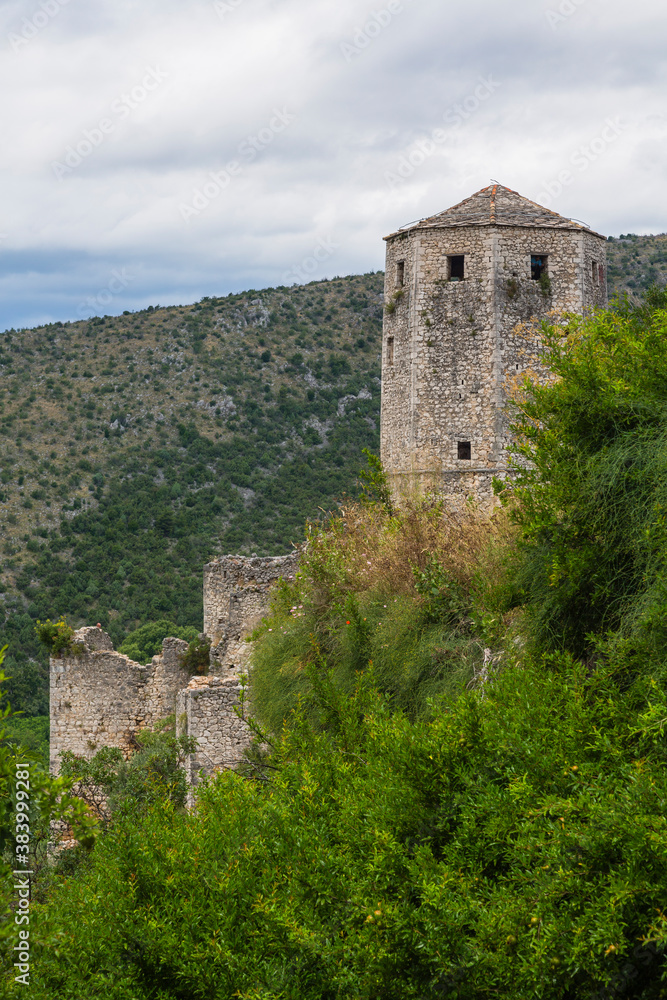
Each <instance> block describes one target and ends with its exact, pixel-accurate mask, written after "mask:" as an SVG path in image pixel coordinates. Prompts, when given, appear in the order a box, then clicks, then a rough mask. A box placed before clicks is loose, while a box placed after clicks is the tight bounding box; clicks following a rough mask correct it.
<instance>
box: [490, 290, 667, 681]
mask: <svg viewBox="0 0 667 1000" xmlns="http://www.w3.org/2000/svg"><path fill="white" fill-rule="evenodd" d="M543 336H544V341H545V344H546V347H547V362H548V364H549V365H550V367H551V369H552V371H553V373H554V375H555V376H556V380H555V381H552V382H551V383H550V384H548V385H542V386H540V385H537V384H534V383H530V382H528V381H526V382H525V383H524V387H523V398H522V399H519V400H517V408H518V419H517V422H516V432H517V434H518V445H517V446H516V453H517V455H518V457H519V458H520V459H521V460H526V459H527V460H528V461H529V462H530V465H529V466H528V467H525V468H522V469H520V470H519V471H518V478H517V483H516V485H515V487H514V489H511V488H507V489H506V490H504V491H503V492H504V494H505V495H509V498H508V502H509V503H510V505H511V504H512V503H513V504H514V518H515V520H516V522H517V523H518V525H519V527H520V528H521V531H522V557H523V562H522V568H521V569H520V571H519V576H520V579H519V584H520V586H521V587H522V588H523V590H524V591H525V593H526V595H527V599H528V602H529V605H530V609H531V618H532V621H533V624H534V629H535V635H536V637H537V639H538V641H539V643H540V644H542V646H543V647H545V648H547V649H549V648H551V649H554V648H555V649H559V648H560V649H567V650H569V651H571V652H572V653H573V654H574V655H576V656H580V657H586V658H590V657H592V656H594V655H595V654H596V651H597V652H598V653H599V652H603V653H604V654H605V655H612V654H613V650H614V649H622V650H623V652H622V655H621V659H622V661H623V664H624V667H623V669H631V671H636V670H646V669H647V668H648V666H649V664H652V665H653V669H655V670H656V671H657V672H658V673H659V674H660V675H661V676H663V675H664V669H663V665H664V664H665V662H667V629H665V626H664V622H665V619H666V616H667V589H666V587H665V579H666V578H667V577H666V572H667V561H666V558H667V556H666V554H667V516H666V512H667V432H666V430H665V428H666V427H667V296H666V294H665V292H664V290H663V291H662V292H655V293H652V294H651V295H650V296H649V298H648V301H647V302H646V303H645V304H644V305H642V306H640V307H631V306H629V305H628V304H627V303H619V304H617V305H616V307H615V308H613V309H611V310H609V311H604V312H599V313H596V314H595V315H594V316H593V317H591V318H590V319H587V320H581V319H572V320H570V322H569V323H568V325H567V326H565V327H563V328H561V327H549V326H545V328H544V330H543ZM619 644H620V645H619ZM613 655H615V654H613ZM628 657H630V658H631V659H633V661H634V666H631V664H630V659H628Z"/></svg>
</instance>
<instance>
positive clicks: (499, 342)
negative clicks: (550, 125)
mask: <svg viewBox="0 0 667 1000" xmlns="http://www.w3.org/2000/svg"><path fill="white" fill-rule="evenodd" d="M455 255H461V256H463V258H464V277H463V280H451V277H452V276H451V274H450V267H451V265H450V258H451V257H453V256H455ZM534 255H541V256H544V257H546V258H547V270H546V273H547V275H548V282H546V281H545V282H539V281H536V280H533V278H532V277H531V257H533V256H534ZM385 301H386V303H387V305H388V309H386V311H385V321H384V335H383V353H382V415H381V455H382V460H383V463H384V465H385V469H386V471H387V473H388V476H389V479H390V482H391V483H392V486H393V487H394V489H395V490H397V491H398V492H405V491H409V490H411V489H419V490H423V489H428V488H435V489H438V490H440V491H442V492H444V493H446V494H449V495H450V496H451V497H452V498H455V497H456V496H458V497H459V498H462V497H465V496H469V495H470V496H472V497H473V498H475V499H477V500H478V501H479V502H480V503H481V504H483V505H487V504H491V503H493V491H492V480H493V477H494V476H498V477H499V478H503V477H504V476H505V475H506V474H507V466H508V459H509V454H508V446H509V444H510V433H509V423H510V419H509V414H508V410H507V405H506V404H507V398H508V392H509V391H510V388H511V384H512V381H513V380H516V379H517V378H518V377H520V376H522V375H524V374H526V373H528V372H530V373H532V374H536V375H537V377H539V378H546V377H548V372H547V371H546V369H545V367H544V365H543V364H542V362H541V350H542V348H541V342H540V322H541V320H543V319H545V318H551V319H554V318H556V317H560V316H562V315H563V314H564V313H567V312H573V313H579V314H584V313H586V312H589V311H590V310H591V309H593V308H595V307H596V306H603V305H605V304H606V301H607V292H606V245H605V239H604V237H602V236H600V235H599V234H597V233H594V232H593V231H592V230H589V229H587V228H586V227H585V226H584V225H582V224H578V223H575V222H572V221H571V220H568V219H565V218H563V217H562V216H558V215H556V214H555V213H553V212H549V211H547V210H546V209H542V208H541V207H540V206H538V205H534V204H533V203H532V202H529V201H527V200H526V199H524V198H522V197H521V196H520V195H518V194H516V192H512V191H509V190H508V189H506V188H502V187H501V186H500V185H497V186H494V187H492V188H488V189H485V190H484V191H481V192H478V193H477V195H474V196H473V197H472V198H470V199H466V201H465V202H462V203H461V204H460V205H459V206H454V208H453V209H449V210H447V211H446V212H443V213H441V214H440V215H437V216H433V217H432V218H431V219H426V220H424V221H422V222H420V223H416V224H415V225H413V226H411V227H409V228H408V229H406V230H399V231H398V232H396V233H393V234H392V235H391V236H389V237H387V259H386V271H385ZM459 443H469V444H470V457H469V458H465V457H460V456H459V449H458V445H459Z"/></svg>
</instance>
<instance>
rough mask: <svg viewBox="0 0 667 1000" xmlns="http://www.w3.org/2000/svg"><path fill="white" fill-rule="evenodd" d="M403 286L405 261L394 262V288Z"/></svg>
mask: <svg viewBox="0 0 667 1000" xmlns="http://www.w3.org/2000/svg"><path fill="white" fill-rule="evenodd" d="M404 284H405V261H404V260H399V261H397V262H396V287H397V288H402V287H403V285H404Z"/></svg>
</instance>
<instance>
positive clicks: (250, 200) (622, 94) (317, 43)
mask: <svg viewBox="0 0 667 1000" xmlns="http://www.w3.org/2000/svg"><path fill="white" fill-rule="evenodd" d="M666 24H667V15H666V14H665V9H664V3H663V2H658V0H635V2H634V3H632V4H628V3H627V2H625V0H511V2H509V3H504V4H501V3H497V2H492V0H465V2H458V3H451V2H446V0H444V2H443V0H389V2H386V0H375V2H373V0H368V2H366V0H216V2H213V0H141V2H133V3H131V2H128V0H113V2H112V0H11V2H7V0H2V2H0V45H1V46H2V59H1V61H0V74H1V78H0V87H1V93H2V95H3V100H2V105H1V107H0V122H1V128H2V144H1V146H0V170H1V176H2V188H1V191H2V198H1V201H0V295H1V297H2V312H1V313H0V329H4V328H5V327H11V326H15V327H17V328H18V327H22V326H33V325H35V324H37V323H41V322H45V321H46V322H48V321H53V320H66V319H75V318H81V317H82V316H89V315H93V314H95V313H98V314H105V313H109V314H115V313H119V312H122V311H123V310H124V309H137V308H142V307H144V306H147V305H150V304H157V303H160V304H162V305H168V304H173V303H185V302H193V301H196V300H197V299H199V298H201V297H202V296H204V295H221V294H226V293H227V292H230V291H240V290H243V289H247V288H256V289H259V288H262V287H266V286H270V285H280V284H292V283H294V282H302V281H307V280H312V279H314V278H315V279H316V278H324V277H330V276H333V275H336V274H351V273H359V272H364V271H370V270H378V269H380V268H381V267H382V266H383V260H384V244H383V242H382V237H383V236H385V235H387V233H389V232H391V231H393V230H394V229H396V228H398V227H399V226H401V225H404V224H407V223H409V222H411V221H413V220H415V219H418V218H422V217H424V216H427V215H430V214H432V213H434V212H437V211H441V210H443V209H445V208H447V207H449V206H450V205H452V204H455V203H456V202H457V201H460V200H461V199H462V198H464V197H466V196H468V195H469V194H472V193H473V192H474V191H476V190H478V189H479V188H481V187H484V186H486V185H487V184H488V183H489V182H490V180H491V179H494V180H497V181H499V182H500V183H502V184H505V185H507V186H508V187H511V188H515V189H516V190H518V191H519V192H520V193H521V194H523V195H525V196H526V197H528V198H531V199H533V200H536V201H540V202H541V203H543V204H548V205H549V207H551V208H552V209H554V210H555V211H558V212H560V213H562V214H563V215H566V216H568V217H570V218H576V219H579V220H582V221H584V222H586V223H587V224H589V225H590V226H591V227H592V228H594V229H596V230H597V231H599V232H602V233H604V234H605V235H609V234H611V235H618V234H619V233H624V232H636V233H651V232H653V233H659V232H664V231H666V230H667V198H666V197H665V187H666V185H665V181H666V173H667V155H666V153H667V148H666V145H667V105H666V102H665V96H666V90H665V88H666V82H667V81H666V72H665V66H666V55H665V53H667V44H666V42H667V38H666V35H667V31H666Z"/></svg>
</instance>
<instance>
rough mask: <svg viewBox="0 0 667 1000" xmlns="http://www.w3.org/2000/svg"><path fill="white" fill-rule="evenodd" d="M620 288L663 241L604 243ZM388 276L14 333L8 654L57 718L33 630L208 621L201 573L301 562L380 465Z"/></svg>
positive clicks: (627, 286)
mask: <svg viewBox="0 0 667 1000" xmlns="http://www.w3.org/2000/svg"><path fill="white" fill-rule="evenodd" d="M608 254H609V279H610V293H611V294H613V293H614V292H617V291H627V292H628V293H629V294H630V295H631V296H636V295H637V294H639V293H640V292H641V291H642V289H645V288H646V287H648V286H649V285H650V284H653V283H657V284H662V285H664V284H665V281H666V280H667V236H634V235H627V236H623V237H621V238H619V239H617V240H610V242H609V243H608ZM382 284H383V275H382V274H381V273H379V272H378V273H376V274H367V275H362V276H358V277H347V278H337V279H334V280H331V281H320V282H313V283H311V284H309V285H306V286H298V287H292V288H278V289H265V290H263V291H254V290H251V291H248V292H244V293H241V294H238V295H228V296H225V297H223V298H207V299H204V300H202V301H201V302H199V303H196V304H194V305H190V306H169V307H160V306H156V307H155V308H153V307H151V308H149V309H147V310H144V311H141V312H136V313H126V314H124V315H122V316H116V317H111V316H107V317H95V318H93V319H91V320H87V321H79V322H73V323H65V324H62V323H56V324H52V325H50V326H47V327H42V328H39V329H35V330H20V331H16V330H9V331H7V332H5V333H4V335H1V336H0V371H1V372H2V380H1V382H0V426H1V427H2V431H3V434H2V439H1V441H0V479H1V485H0V528H1V530H2V551H1V552H0V572H1V577H0V579H1V582H0V589H1V593H2V601H3V613H2V615H1V621H0V643H1V642H8V643H9V647H10V648H9V655H8V657H7V660H6V666H7V670H8V673H10V674H11V675H13V680H12V682H11V685H10V694H11V697H12V701H13V703H14V705H15V706H16V707H20V708H22V709H24V710H25V711H27V712H28V713H30V714H40V713H44V712H45V711H46V710H47V704H48V698H47V690H46V660H45V657H44V653H43V651H41V650H40V649H39V648H38V646H37V645H36V643H35V639H34V632H33V627H34V622H35V621H36V619H38V618H41V619H44V618H47V617H50V618H54V617H55V616H58V615H61V614H64V615H66V616H68V618H69V619H70V620H71V621H72V622H73V623H74V624H79V623H82V622H84V621H87V622H91V621H95V622H96V621H99V622H101V623H102V624H103V625H104V626H105V627H106V628H108V629H109V631H110V633H111V634H112V636H113V637H114V639H115V640H116V642H117V643H118V642H120V641H122V638H123V636H124V635H125V634H126V633H127V632H128V631H129V630H130V629H132V628H134V627H136V626H137V625H140V624H143V623H146V622H148V621H152V620H155V619H158V618H168V619H171V620H172V621H175V622H177V623H178V624H182V625H190V624H193V625H199V624H200V623H201V618H202V608H201V570H202V565H203V563H204V562H205V561H206V560H207V559H209V558H210V557H211V556H214V555H215V554H217V553H220V552H241V553H249V552H257V553H258V554H277V553H280V552H286V551H289V549H290V546H291V544H292V542H293V541H297V540H298V539H299V538H300V537H301V534H302V527H303V523H304V521H305V519H306V518H307V517H313V516H316V515H317V512H318V511H319V510H320V509H321V508H324V509H329V508H330V507H331V506H332V504H334V503H335V501H336V499H337V498H340V497H341V496H342V495H343V494H344V493H346V492H348V493H350V492H354V491H355V480H356V473H357V470H358V468H359V467H360V465H361V464H362V457H361V449H362V448H363V447H369V448H371V450H374V451H377V448H378V443H379V442H378V432H379V413H380V382H379V379H380V334H381V325H382Z"/></svg>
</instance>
